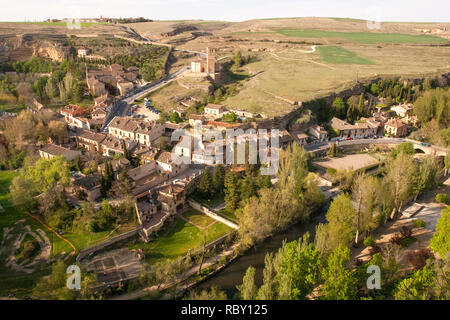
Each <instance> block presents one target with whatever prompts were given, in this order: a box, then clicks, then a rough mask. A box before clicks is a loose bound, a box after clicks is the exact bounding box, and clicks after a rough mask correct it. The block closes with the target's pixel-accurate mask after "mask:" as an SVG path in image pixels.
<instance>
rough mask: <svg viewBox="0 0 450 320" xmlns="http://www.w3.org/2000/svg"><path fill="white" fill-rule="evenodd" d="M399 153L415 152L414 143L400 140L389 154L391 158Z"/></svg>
mask: <svg viewBox="0 0 450 320" xmlns="http://www.w3.org/2000/svg"><path fill="white" fill-rule="evenodd" d="M400 153H404V154H409V155H413V154H415V153H416V151H415V150H414V144H413V143H412V142H402V143H400V144H399V145H398V146H397V147H395V148H394V149H392V151H391V156H392V157H393V158H395V157H397V155H398V154H400Z"/></svg>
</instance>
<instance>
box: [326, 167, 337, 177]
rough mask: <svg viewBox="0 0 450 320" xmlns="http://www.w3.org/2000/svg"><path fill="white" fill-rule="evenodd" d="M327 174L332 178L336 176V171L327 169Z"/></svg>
mask: <svg viewBox="0 0 450 320" xmlns="http://www.w3.org/2000/svg"><path fill="white" fill-rule="evenodd" d="M327 174H329V175H330V176H334V175H335V174H336V169H334V168H328V169H327Z"/></svg>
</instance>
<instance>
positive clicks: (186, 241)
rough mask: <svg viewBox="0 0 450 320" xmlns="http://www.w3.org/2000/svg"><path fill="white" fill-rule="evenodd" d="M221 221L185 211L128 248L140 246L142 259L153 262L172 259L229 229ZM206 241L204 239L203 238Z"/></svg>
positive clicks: (195, 248) (220, 235)
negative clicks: (151, 237) (152, 236)
mask: <svg viewBox="0 0 450 320" xmlns="http://www.w3.org/2000/svg"><path fill="white" fill-rule="evenodd" d="M232 231H233V229H232V228H230V227H228V226H226V225H225V224H223V223H221V222H218V221H215V220H214V219H212V218H210V217H208V216H206V215H204V214H203V213H201V212H198V211H195V210H187V211H185V212H183V213H182V214H180V215H178V216H177V217H176V218H175V220H174V221H173V222H172V223H171V224H169V225H167V227H165V229H164V230H163V231H161V232H160V233H159V234H158V235H157V236H156V238H155V240H154V241H151V242H148V243H138V244H134V245H132V246H131V247H130V248H131V249H139V248H140V249H142V250H143V253H144V254H145V261H146V262H147V263H149V264H155V263H158V262H162V261H164V260H173V259H176V258H179V257H182V256H184V255H186V254H187V253H188V252H194V251H196V250H198V249H200V248H202V247H203V245H204V243H205V242H206V244H208V243H211V242H212V241H214V240H217V239H219V238H220V237H223V236H225V235H226V234H228V233H230V232H232ZM205 240H206V241H205Z"/></svg>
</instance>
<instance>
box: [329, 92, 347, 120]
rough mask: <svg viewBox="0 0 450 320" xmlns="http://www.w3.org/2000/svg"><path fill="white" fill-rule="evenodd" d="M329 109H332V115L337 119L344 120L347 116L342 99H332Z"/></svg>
mask: <svg viewBox="0 0 450 320" xmlns="http://www.w3.org/2000/svg"><path fill="white" fill-rule="evenodd" d="M331 107H332V108H333V113H334V115H335V116H336V117H338V118H339V119H345V117H346V115H347V106H346V104H345V102H344V100H342V98H339V97H338V98H336V99H334V101H333V103H332V105H331Z"/></svg>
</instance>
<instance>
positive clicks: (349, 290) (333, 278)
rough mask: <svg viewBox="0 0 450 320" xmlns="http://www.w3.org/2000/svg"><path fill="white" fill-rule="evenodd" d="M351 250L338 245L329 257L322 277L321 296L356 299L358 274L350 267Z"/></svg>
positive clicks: (322, 297) (328, 298)
mask: <svg viewBox="0 0 450 320" xmlns="http://www.w3.org/2000/svg"><path fill="white" fill-rule="evenodd" d="M349 262H350V250H349V249H348V248H347V247H344V246H338V247H337V248H336V249H334V250H333V252H332V253H331V254H330V256H329V257H328V259H327V263H326V267H325V268H324V269H323V272H322V277H323V281H324V284H323V286H322V287H321V289H320V298H321V299H325V300H354V299H356V293H357V288H356V282H357V279H356V276H355V275H354V273H353V272H352V271H351V270H349V269H348V267H347V265H348V263H349Z"/></svg>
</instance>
